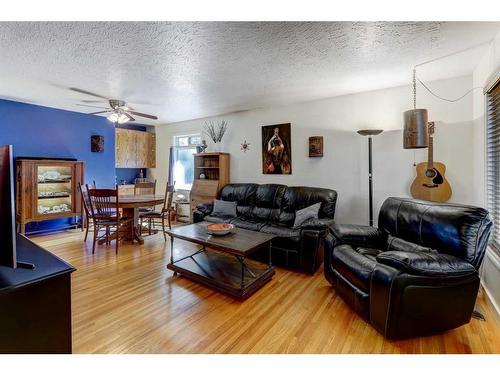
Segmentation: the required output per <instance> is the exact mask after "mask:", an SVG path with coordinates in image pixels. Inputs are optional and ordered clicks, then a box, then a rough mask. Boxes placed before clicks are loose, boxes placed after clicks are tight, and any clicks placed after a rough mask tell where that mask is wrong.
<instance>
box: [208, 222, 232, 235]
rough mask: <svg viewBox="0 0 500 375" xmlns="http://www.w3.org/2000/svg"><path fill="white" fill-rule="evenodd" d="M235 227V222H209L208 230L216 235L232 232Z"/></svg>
mask: <svg viewBox="0 0 500 375" xmlns="http://www.w3.org/2000/svg"><path fill="white" fill-rule="evenodd" d="M233 228H234V225H233V224H226V223H215V224H208V225H207V232H208V233H209V234H213V235H215V236H224V235H226V234H228V233H231V230H233Z"/></svg>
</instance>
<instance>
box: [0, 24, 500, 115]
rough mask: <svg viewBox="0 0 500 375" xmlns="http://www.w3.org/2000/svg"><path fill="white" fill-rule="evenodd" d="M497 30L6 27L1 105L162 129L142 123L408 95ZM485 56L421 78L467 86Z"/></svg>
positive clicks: (474, 55) (0, 49)
mask: <svg viewBox="0 0 500 375" xmlns="http://www.w3.org/2000/svg"><path fill="white" fill-rule="evenodd" d="M499 30H500V23H498V22H496V23H493V22H490V23H486V22H314V23H310V22H173V23H166V22H162V23H157V22H153V23H152V22H101V23H97V22H79V23H76V22H62V23H60V22H52V23H45V22H33V23H9V22H2V23H0V71H1V75H2V77H1V79H0V98H2V97H3V98H6V99H11V100H18V101H25V102H31V103H36V104H41V105H45V106H50V107H56V108H62V109H69V110H74V111H78V112H93V109H92V108H85V107H81V106H78V105H76V104H77V103H81V100H89V99H90V100H91V99H92V97H88V96H86V95H83V94H79V93H76V92H72V91H70V90H69V89H68V88H69V87H77V88H80V89H84V90H88V91H92V92H96V93H99V94H101V95H104V96H107V97H111V98H115V99H124V100H126V101H127V102H128V103H129V105H131V106H133V107H134V108H135V109H136V110H138V111H140V112H145V113H151V114H155V115H157V116H158V117H159V120H158V121H151V120H146V121H140V122H142V123H145V124H152V125H157V124H165V123H169V122H176V121H182V120H188V119H193V118H200V117H206V116H212V115H217V114H223V113H228V112H234V111H242V110H248V109H253V108H259V107H269V106H275V105H280V104H289V103H293V102H299V101H308V100H314V99H319V98H326V97H331V96H337V95H343V94H348V93H354V92H360V91H368V90H373V89H379V88H385V87H392V86H398V85H402V84H407V83H409V82H410V80H411V69H412V66H413V65H415V64H418V63H420V62H422V61H426V60H429V59H433V58H436V57H439V56H443V55H447V54H450V53H452V52H456V51H459V50H462V49H465V48H468V47H472V46H475V45H478V44H480V43H483V42H487V41H490V40H492V39H493V37H494V36H495V34H496V33H497V32H498V31H499ZM482 48H483V49H484V48H485V47H482ZM480 52H481V47H479V49H478V48H476V49H474V50H472V51H469V52H467V53H463V54H461V55H458V56H454V57H452V58H448V59H445V60H441V61H438V62H436V63H432V64H429V65H426V66H424V67H422V68H421V69H419V75H420V76H421V78H423V79H424V80H435V79H443V78H450V77H453V76H462V75H466V74H470V73H471V72H472V70H473V68H474V66H475V65H476V64H477V62H478V59H479V57H480V55H481V54H480ZM87 109H88V111H87Z"/></svg>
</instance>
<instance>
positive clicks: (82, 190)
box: [78, 182, 92, 217]
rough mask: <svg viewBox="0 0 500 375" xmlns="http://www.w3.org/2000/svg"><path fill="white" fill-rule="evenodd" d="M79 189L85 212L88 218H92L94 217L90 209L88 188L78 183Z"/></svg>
mask: <svg viewBox="0 0 500 375" xmlns="http://www.w3.org/2000/svg"><path fill="white" fill-rule="evenodd" d="M78 189H79V190H80V193H81V194H82V202H83V210H84V211H85V215H86V216H87V217H90V216H92V213H91V208H90V204H91V203H90V197H89V191H88V186H87V187H83V185H82V184H81V182H78Z"/></svg>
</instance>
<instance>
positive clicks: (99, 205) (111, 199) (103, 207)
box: [87, 185, 133, 254]
mask: <svg viewBox="0 0 500 375" xmlns="http://www.w3.org/2000/svg"><path fill="white" fill-rule="evenodd" d="M87 191H88V196H89V202H90V213H91V217H92V221H93V224H94V240H93V243H92V254H94V252H95V244H96V242H97V241H98V240H100V239H104V240H105V242H106V245H109V244H110V243H111V240H112V237H114V239H115V240H116V243H115V252H116V254H118V246H119V243H120V239H121V238H120V235H121V234H123V233H124V232H125V228H127V226H132V227H133V218H127V217H123V216H120V213H119V212H120V211H119V209H118V207H119V195H118V189H89V187H88V185H87ZM113 228H114V232H112V229H113ZM102 229H104V230H105V234H104V235H103V236H101V237H99V231H101V230H102Z"/></svg>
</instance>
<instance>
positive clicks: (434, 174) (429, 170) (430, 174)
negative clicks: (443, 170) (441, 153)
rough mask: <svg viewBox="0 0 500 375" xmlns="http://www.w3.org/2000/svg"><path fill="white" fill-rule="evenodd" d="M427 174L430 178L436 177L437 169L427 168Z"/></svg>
mask: <svg viewBox="0 0 500 375" xmlns="http://www.w3.org/2000/svg"><path fill="white" fill-rule="evenodd" d="M425 176H426V177H428V178H434V177H435V176H436V171H435V170H434V169H427V170H426V171H425Z"/></svg>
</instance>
